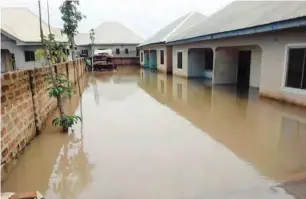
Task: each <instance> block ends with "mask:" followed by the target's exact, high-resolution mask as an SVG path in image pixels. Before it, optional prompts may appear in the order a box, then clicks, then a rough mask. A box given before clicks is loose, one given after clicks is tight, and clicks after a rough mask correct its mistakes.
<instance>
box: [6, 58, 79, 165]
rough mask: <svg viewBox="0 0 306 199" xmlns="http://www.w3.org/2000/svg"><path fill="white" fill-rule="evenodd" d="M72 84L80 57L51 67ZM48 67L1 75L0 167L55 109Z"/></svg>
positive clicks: (42, 124)
mask: <svg viewBox="0 0 306 199" xmlns="http://www.w3.org/2000/svg"><path fill="white" fill-rule="evenodd" d="M52 70H53V71H55V72H56V73H58V74H63V75H66V76H68V77H69V80H71V81H72V82H73V83H75V82H76V80H77V79H79V78H81V77H82V76H83V75H84V72H85V63H84V61H83V60H82V59H79V60H76V61H75V63H74V64H73V62H66V63H61V64H57V65H54V66H52ZM48 72H49V68H48V67H42V68H36V69H31V70H18V71H13V72H9V73H4V74H2V75H1V91H2V92H1V152H2V154H1V155H2V160H1V166H3V165H7V164H8V163H9V162H10V161H11V160H12V159H13V158H14V157H15V156H16V155H18V153H19V152H20V151H22V150H23V149H24V147H25V146H26V144H27V143H29V141H31V139H32V138H33V137H34V136H35V135H37V134H38V133H39V131H40V130H41V129H42V128H43V126H44V123H45V122H46V120H47V118H48V116H49V115H50V114H51V113H52V112H53V110H54V109H55V108H56V105H57V102H56V99H55V98H50V97H49V93H48V88H49V87H50V86H51V83H50V81H49V78H48Z"/></svg>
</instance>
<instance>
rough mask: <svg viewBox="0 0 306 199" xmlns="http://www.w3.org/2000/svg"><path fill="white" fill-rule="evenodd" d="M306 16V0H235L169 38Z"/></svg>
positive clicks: (229, 29)
mask: <svg viewBox="0 0 306 199" xmlns="http://www.w3.org/2000/svg"><path fill="white" fill-rule="evenodd" d="M302 16H306V1H235V2H232V3H231V4H229V5H228V6H226V7H225V8H223V9H221V10H220V11H218V12H216V13H215V14H213V15H211V16H210V17H208V18H206V19H205V20H203V21H202V22H200V23H199V24H197V25H196V26H194V27H192V28H189V29H188V30H185V31H184V32H182V33H180V34H177V35H175V36H174V37H172V38H171V39H169V40H168V42H171V41H178V40H182V39H187V38H193V37H198V36H204V35H209V34H214V33H220V32H226V31H232V30H238V29H243V28H248V27H254V26H258V25H264V24H269V23H273V22H277V21H283V20H288V19H293V18H297V17H302Z"/></svg>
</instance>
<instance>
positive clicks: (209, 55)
mask: <svg viewBox="0 0 306 199" xmlns="http://www.w3.org/2000/svg"><path fill="white" fill-rule="evenodd" d="M213 59H214V54H213V51H212V50H210V51H206V52H205V70H213V65H214V60H213Z"/></svg>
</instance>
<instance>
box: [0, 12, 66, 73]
mask: <svg viewBox="0 0 306 199" xmlns="http://www.w3.org/2000/svg"><path fill="white" fill-rule="evenodd" d="M42 28H43V32H44V35H47V34H48V33H49V29H48V25H47V24H46V23H45V22H43V23H42ZM51 31H52V33H53V34H54V35H55V40H56V41H58V42H67V39H66V37H64V36H62V35H61V32H60V30H59V29H56V28H54V27H51ZM41 47H42V45H41V38H40V26H39V17H38V16H37V15H35V14H34V13H32V12H31V11H30V10H29V9H28V8H16V7H10V8H1V72H7V71H11V70H14V69H23V68H32V67H35V66H41V65H43V64H45V61H38V60H36V59H35V51H36V50H37V49H39V48H41Z"/></svg>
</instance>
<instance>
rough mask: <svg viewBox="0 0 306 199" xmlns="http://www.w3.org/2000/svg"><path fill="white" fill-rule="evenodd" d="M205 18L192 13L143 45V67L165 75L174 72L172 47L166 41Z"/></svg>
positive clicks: (162, 30) (160, 31) (171, 24)
mask: <svg viewBox="0 0 306 199" xmlns="http://www.w3.org/2000/svg"><path fill="white" fill-rule="evenodd" d="M203 19H205V16H204V15H202V14H201V13H198V12H191V13H188V14H187V15H184V16H182V17H180V18H178V19H177V20H175V21H173V22H171V23H170V24H168V25H167V26H165V27H164V28H162V29H161V30H159V31H158V32H157V33H156V34H154V35H153V36H152V37H150V38H149V39H148V40H146V41H144V42H143V43H141V44H140V45H139V46H138V47H139V49H140V57H139V61H140V64H141V66H143V67H145V68H151V69H155V70H159V71H161V72H165V73H171V72H172V46H170V45H166V41H167V40H168V39H171V38H172V37H173V36H174V35H176V34H180V33H181V32H183V31H185V30H186V29H188V28H190V27H192V26H193V25H195V24H197V23H199V22H201V21H202V20H203Z"/></svg>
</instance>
